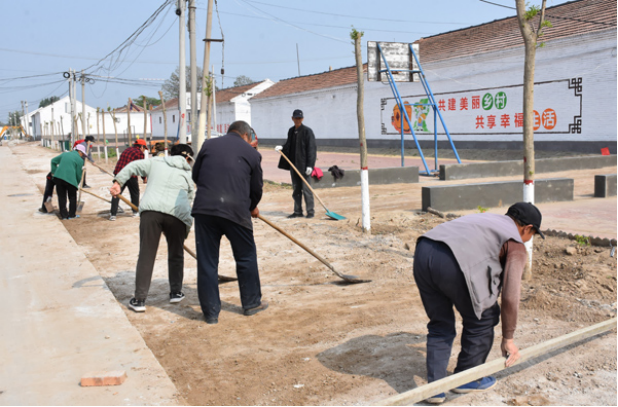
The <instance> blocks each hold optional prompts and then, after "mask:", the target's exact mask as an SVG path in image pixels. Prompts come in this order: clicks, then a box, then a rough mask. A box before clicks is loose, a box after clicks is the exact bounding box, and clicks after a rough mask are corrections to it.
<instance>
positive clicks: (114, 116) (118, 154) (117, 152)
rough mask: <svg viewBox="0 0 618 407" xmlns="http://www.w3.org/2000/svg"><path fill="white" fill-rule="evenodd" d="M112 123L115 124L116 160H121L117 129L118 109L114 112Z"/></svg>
mask: <svg viewBox="0 0 618 407" xmlns="http://www.w3.org/2000/svg"><path fill="white" fill-rule="evenodd" d="M112 112H113V113H110V115H112V122H114V134H115V135H116V159H118V158H120V151H118V127H116V109H114V110H112Z"/></svg>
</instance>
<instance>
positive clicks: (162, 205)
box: [110, 144, 195, 312]
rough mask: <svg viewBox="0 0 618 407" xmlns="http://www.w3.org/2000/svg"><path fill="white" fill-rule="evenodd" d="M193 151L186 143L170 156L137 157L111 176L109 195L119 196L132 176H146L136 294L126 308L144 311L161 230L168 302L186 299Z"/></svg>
mask: <svg viewBox="0 0 618 407" xmlns="http://www.w3.org/2000/svg"><path fill="white" fill-rule="evenodd" d="M192 160H193V150H192V149H191V147H189V146H188V145H186V144H177V145H175V146H174V147H173V148H172V151H171V157H155V158H152V159H150V160H136V161H132V162H130V163H129V164H127V165H126V166H125V167H124V168H123V169H122V171H120V172H119V173H118V174H117V175H116V177H115V178H114V185H113V186H112V187H111V188H110V193H111V194H112V196H114V197H117V196H118V195H120V191H121V185H124V184H125V183H126V182H127V181H128V180H129V179H130V178H131V176H133V175H139V176H141V177H148V184H147V186H146V192H144V196H143V198H142V200H141V202H140V205H139V211H140V222H139V257H138V259H137V268H136V273H135V297H133V298H132V299H131V300H130V301H129V308H131V309H132V310H133V311H135V312H144V311H146V297H147V296H148V290H149V288H150V280H151V279H152V269H153V267H154V262H155V258H156V256H157V249H158V247H159V240H160V239H161V233H163V234H164V235H165V239H166V240H167V253H168V254H167V266H168V268H169V281H170V302H171V303H177V302H180V301H182V300H183V299H184V298H185V295H184V294H183V292H182V280H183V273H184V251H183V244H184V241H185V239H186V238H187V236H188V235H189V231H190V230H191V225H192V224H193V218H192V217H191V202H192V201H193V195H194V191H195V187H194V186H193V181H192V180H191V166H190V165H189V163H190V162H191V161H192Z"/></svg>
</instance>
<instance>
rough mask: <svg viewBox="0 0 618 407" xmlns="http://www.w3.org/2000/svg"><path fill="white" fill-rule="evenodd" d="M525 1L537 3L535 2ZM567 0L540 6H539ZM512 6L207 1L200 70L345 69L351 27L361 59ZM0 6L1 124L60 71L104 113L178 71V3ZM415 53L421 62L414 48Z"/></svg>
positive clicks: (505, 2) (421, 0) (58, 78)
mask: <svg viewBox="0 0 618 407" xmlns="http://www.w3.org/2000/svg"><path fill="white" fill-rule="evenodd" d="M528 2H529V3H530V4H537V5H540V3H541V0H529V1H528ZM566 2H567V1H566V0H547V6H548V7H550V6H555V5H558V4H562V3H566ZM491 3H494V4H491ZM207 5H208V0H196V6H197V11H196V38H197V40H196V44H197V45H196V48H197V63H198V65H199V66H201V65H202V63H203V58H204V42H203V41H202V39H203V38H205V32H206V14H207V11H206V9H207ZM500 5H502V6H506V7H501V6H500ZM514 6H515V1H514V0H490V1H485V0H397V1H395V0H391V1H384V2H378V1H375V0H313V1H310V2H309V1H300V0H217V1H216V6H215V7H214V8H213V23H212V35H211V38H214V39H221V38H223V39H224V43H223V44H221V43H218V42H213V43H212V45H211V54H210V64H211V65H214V72H215V74H216V75H217V86H218V88H227V87H230V86H233V83H234V80H235V79H236V77H238V76H241V75H243V76H247V77H249V78H251V79H252V80H254V81H260V80H263V79H271V80H273V81H278V80H282V79H287V78H292V77H296V76H298V75H299V71H300V75H311V74H317V73H321V72H325V71H328V70H329V68H330V67H332V69H338V68H344V67H349V66H353V65H355V59H354V46H353V44H352V40H351V39H350V37H349V35H350V31H351V28H352V26H353V27H354V28H355V29H357V30H359V31H363V32H364V37H363V39H362V50H363V61H364V62H366V42H367V41H394V42H406V43H411V42H414V41H416V40H418V39H419V38H422V37H428V36H432V35H436V34H440V33H444V32H448V31H453V30H458V29H461V28H466V27H470V26H473V25H478V24H483V23H486V22H490V21H493V20H497V19H501V18H505V17H512V16H514V15H515V10H514V9H512V7H514ZM0 7H1V8H0V10H1V13H2V15H3V17H4V18H3V24H2V25H0V38H3V39H4V41H3V42H2V44H1V45H0V60H1V61H2V64H0V121H2V122H7V121H8V119H7V118H8V113H9V112H11V111H16V110H21V101H27V102H28V110H29V111H30V112H31V111H33V110H35V109H36V108H38V106H39V102H40V101H41V100H42V99H44V98H48V97H50V96H58V97H63V96H65V95H68V82H67V81H66V80H65V79H64V78H63V73H64V72H67V71H68V70H69V68H71V69H74V70H77V71H81V70H82V69H83V70H84V71H85V73H86V74H87V75H88V76H89V77H90V78H91V79H92V80H94V82H93V83H88V84H86V92H85V93H86V94H85V102H86V104H87V105H90V106H92V107H95V108H96V107H101V108H107V106H111V107H112V108H114V107H120V106H123V105H126V103H127V100H128V98H129V97H131V98H134V99H135V98H136V97H138V96H140V95H146V96H150V97H156V98H158V94H157V92H158V91H159V90H160V89H161V85H162V84H163V81H164V80H165V79H168V78H169V77H170V75H171V74H172V73H173V72H174V70H175V69H176V68H177V67H178V66H179V30H180V28H179V18H178V16H177V15H176V13H175V11H176V0H131V1H126V0H125V1H119V0H107V1H104V2H95V1H85V0H56V1H53V0H30V1H15V0H0ZM187 18H188V12H187ZM185 34H186V40H185V42H186V65H189V36H188V31H185ZM127 40H129V41H127ZM127 44H128V45H129V46H128V47H126V48H124V47H123V45H127ZM420 58H421V64H422V63H423V61H422V53H421V57H420ZM222 67H223V68H224V70H225V73H224V75H221V69H222ZM77 88H78V92H77V99H78V100H82V94H81V86H80V85H79V84H78V87H77Z"/></svg>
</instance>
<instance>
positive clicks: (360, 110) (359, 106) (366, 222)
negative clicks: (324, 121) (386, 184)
mask: <svg viewBox="0 0 618 407" xmlns="http://www.w3.org/2000/svg"><path fill="white" fill-rule="evenodd" d="M362 36H363V32H359V31H356V30H355V29H354V28H352V32H351V33H350V37H351V38H352V39H353V40H354V54H355V56H356V77H357V81H358V82H357V83H358V91H357V98H356V113H357V116H358V139H359V141H360V155H361V159H360V161H361V168H360V170H361V173H360V176H361V177H360V178H361V202H362V215H363V223H362V224H363V232H365V233H371V215H370V206H369V168H368V165H367V140H366V139H365V111H364V107H363V104H364V99H365V90H364V86H363V85H364V81H365V75H364V73H363V57H362V54H361V37H362Z"/></svg>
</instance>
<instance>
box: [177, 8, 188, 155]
mask: <svg viewBox="0 0 618 407" xmlns="http://www.w3.org/2000/svg"><path fill="white" fill-rule="evenodd" d="M185 1H186V0H178V8H177V9H176V14H178V22H179V27H180V29H179V36H178V39H179V49H180V58H179V62H178V71H179V72H178V82H179V84H180V88H179V93H178V116H180V117H179V118H178V124H179V128H178V141H179V142H180V143H181V144H186V143H187V126H186V123H185V118H186V117H187V68H186V67H187V61H186V59H187V58H186V56H185V53H186V47H185V36H186V34H185Z"/></svg>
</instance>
